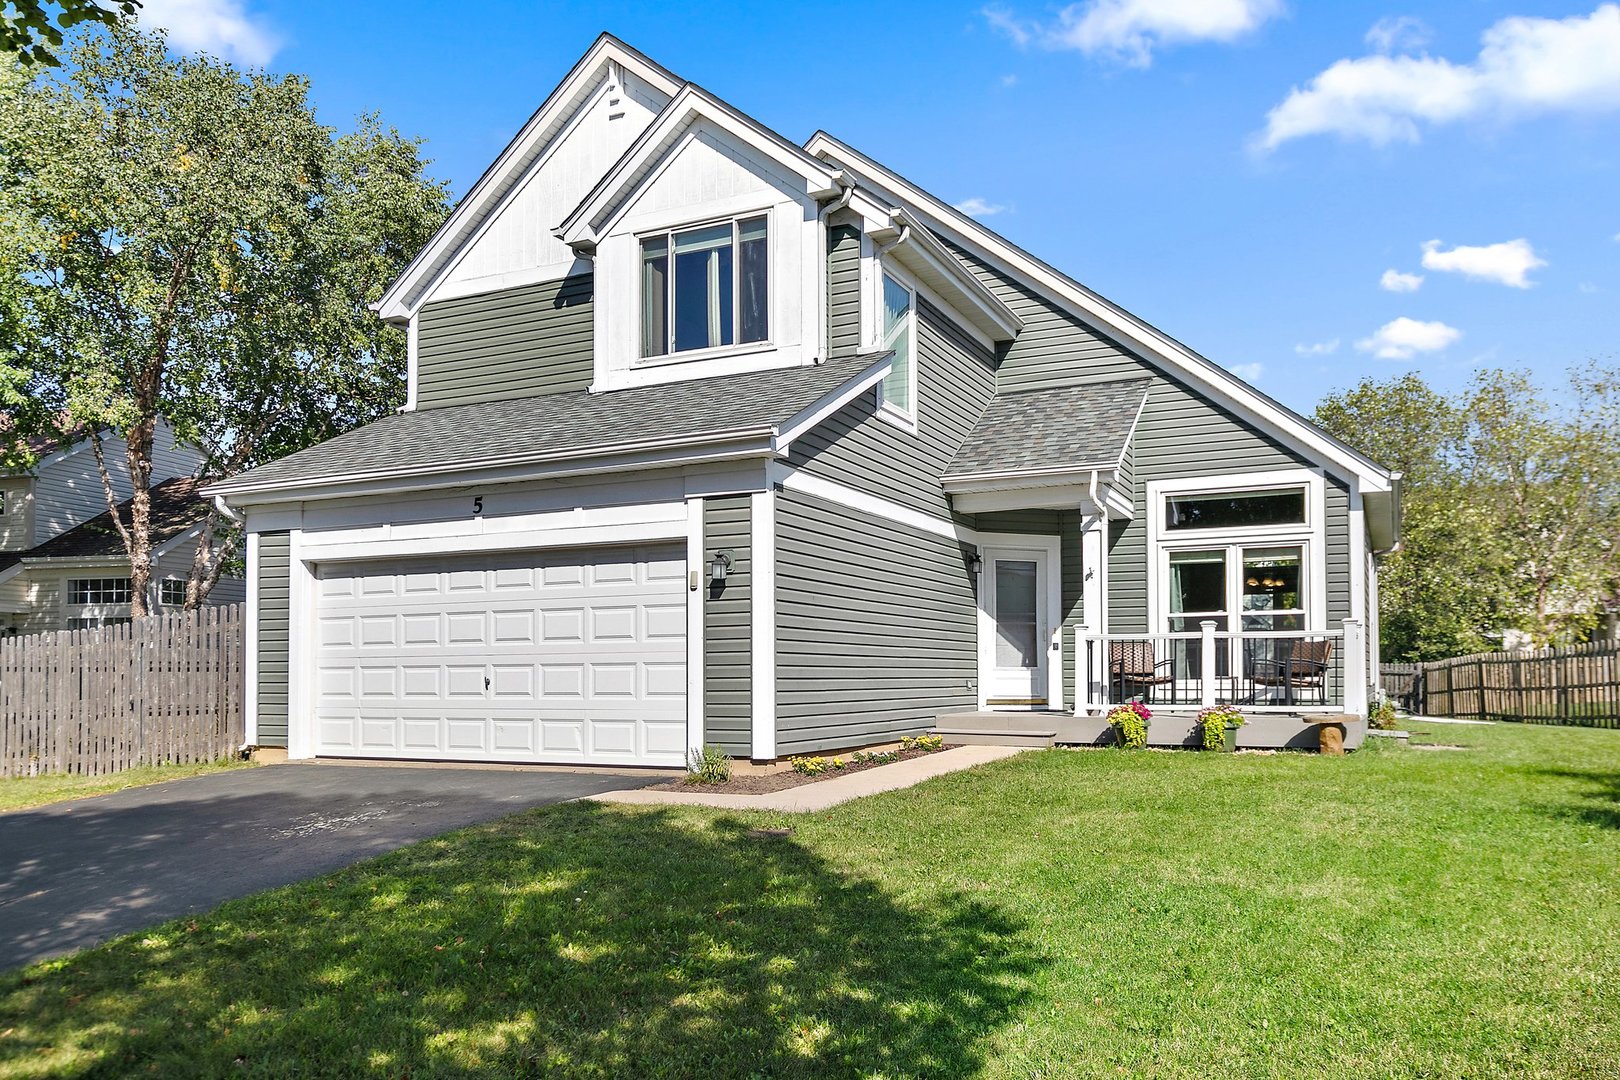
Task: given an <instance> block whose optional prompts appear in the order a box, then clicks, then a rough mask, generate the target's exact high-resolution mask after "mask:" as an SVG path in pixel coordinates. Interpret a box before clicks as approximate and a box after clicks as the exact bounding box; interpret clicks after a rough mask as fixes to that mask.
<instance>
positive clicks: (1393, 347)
mask: <svg viewBox="0 0 1620 1080" xmlns="http://www.w3.org/2000/svg"><path fill="white" fill-rule="evenodd" d="M1460 337H1462V331H1461V330H1458V329H1457V328H1456V327H1455V326H1447V325H1446V324H1445V323H1443V322H1419V321H1418V320H1417V319H1408V318H1407V317H1406V316H1404V315H1403V316H1401V317H1400V318H1399V319H1394V320H1392V321H1390V322H1387V323H1385V324H1384V325H1383V326H1380V327H1379V328H1378V329H1377V330H1375V331H1373V334H1372V336H1371V337H1365V338H1362V339H1361V340H1360V341H1358V342H1356V348H1358V349H1360V350H1361V351H1362V352H1370V353H1372V354H1373V355H1374V356H1376V357H1378V358H1379V359H1380V360H1410V359H1411V358H1412V357H1413V356H1414V355H1416V354H1417V353H1426V352H1439V351H1440V350H1442V349H1445V348H1448V347H1449V346H1451V345H1452V344H1453V343H1454V342H1455V341H1456V340H1457V339H1458V338H1460Z"/></svg>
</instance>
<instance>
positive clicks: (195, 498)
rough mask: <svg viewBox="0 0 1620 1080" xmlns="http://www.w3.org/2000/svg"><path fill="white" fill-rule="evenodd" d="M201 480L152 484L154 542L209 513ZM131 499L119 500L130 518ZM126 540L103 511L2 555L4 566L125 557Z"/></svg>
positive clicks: (185, 478)
mask: <svg viewBox="0 0 1620 1080" xmlns="http://www.w3.org/2000/svg"><path fill="white" fill-rule="evenodd" d="M197 487H198V481H196V480H194V479H192V478H191V477H189V476H183V477H176V478H174V479H172V480H165V481H164V482H163V483H161V484H158V485H156V486H155V487H153V488H152V491H151V498H152V544H153V546H154V547H156V546H160V545H162V544H165V543H167V542H168V541H170V540H173V539H174V538H175V537H177V536H179V535H180V534H181V533H184V532H185V531H186V530H187V529H190V528H191V527H192V526H194V525H196V524H197V523H198V522H200V521H202V519H203V518H204V517H205V516H206V515H207V514H208V502H207V501H206V500H204V499H203V498H201V497H200V496H199V495H198V494H197ZM129 502H130V501H129V500H128V499H126V500H124V502H122V503H120V504H119V507H118V509H119V512H120V514H122V516H123V517H124V520H126V521H128V520H129ZM124 557H125V552H124V540H123V537H121V536H119V535H118V529H117V527H116V526H114V525H113V520H112V512H111V511H108V510H104V511H102V512H101V513H100V514H97V515H96V516H95V517H93V518H91V519H90V520H89V521H85V522H82V523H81V524H78V525H75V526H74V527H73V528H71V529H69V530H68V531H67V532H65V533H61V534H60V535H57V536H53V537H51V539H49V540H47V541H45V542H44V543H43V544H40V545H39V546H38V547H35V548H31V549H30V550H28V551H11V552H7V553H6V554H5V555H3V556H0V570H6V569H9V568H11V567H12V566H15V565H16V564H17V563H19V562H22V561H23V560H24V559H96V558H110V559H121V558H124Z"/></svg>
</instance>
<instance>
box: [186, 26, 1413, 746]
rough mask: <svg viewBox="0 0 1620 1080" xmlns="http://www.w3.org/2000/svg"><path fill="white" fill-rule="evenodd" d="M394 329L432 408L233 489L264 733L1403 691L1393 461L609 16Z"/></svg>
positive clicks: (925, 718)
mask: <svg viewBox="0 0 1620 1080" xmlns="http://www.w3.org/2000/svg"><path fill="white" fill-rule="evenodd" d="M378 314H379V315H380V317H381V318H383V319H386V320H389V321H391V322H394V323H397V324H398V325H400V326H402V327H404V328H405V330H406V332H407V334H408V339H409V343H410V352H409V355H410V380H409V388H410V389H409V402H408V404H407V406H406V408H405V410H404V411H403V412H401V413H400V414H398V415H395V416H391V417H389V418H387V419H384V420H381V421H379V422H377V423H374V424H370V425H368V426H366V427H363V428H360V429H359V430H356V431H354V432H351V433H349V434H346V435H343V436H341V437H339V438H336V439H333V440H331V441H329V442H327V443H323V444H321V445H319V446H316V447H313V448H311V449H308V450H305V451H302V452H300V453H297V454H294V455H291V456H290V457H287V458H285V459H283V460H281V461H278V462H274V463H272V464H269V465H266V466H263V467H261V468H258V469H255V470H253V471H251V472H248V473H246V474H243V475H241V476H238V477H235V478H232V479H230V480H227V481H225V482H222V483H219V484H217V485H215V486H214V487H212V488H211V489H210V493H211V494H214V495H216V496H217V497H219V498H221V499H223V500H225V501H226V502H227V503H228V504H229V505H230V506H231V507H233V508H235V509H236V510H239V511H240V512H241V513H242V514H243V515H244V516H245V519H246V527H247V529H248V531H249V547H248V564H249V594H250V602H249V609H250V618H251V619H252V620H253V626H252V630H251V635H250V640H251V645H250V652H251V656H250V663H251V666H252V670H253V672H254V675H253V677H252V684H251V686H250V688H249V696H250V699H251V700H250V703H249V717H248V725H249V740H250V742H253V743H256V744H259V745H263V746H285V747H287V749H288V751H289V752H290V755H291V756H292V757H295V758H302V757H310V756H316V755H331V756H348V757H371V758H416V759H431V760H476V761H521V762H577V763H593V764H614V765H642V764H644V765H664V766H669V765H676V766H678V765H680V764H681V763H682V762H683V761H684V760H685V757H686V755H687V753H688V752H689V750H691V749H692V748H696V747H700V746H703V745H705V744H718V745H719V746H722V747H724V748H725V749H726V750H727V751H729V752H730V753H732V754H734V755H737V756H741V757H749V758H753V759H755V760H759V761H771V760H775V759H779V758H782V757H785V756H788V755H792V754H800V753H805V752H809V751H825V750H831V749H836V748H847V747H856V746H862V745H871V744H876V743H881V742H884V741H889V740H893V739H894V738H896V737H897V736H899V735H901V734H904V733H914V732H919V731H923V730H927V729H929V728H931V727H934V726H936V725H939V726H941V727H944V728H947V729H950V730H952V731H953V733H954V734H957V735H963V736H971V735H972V734H973V733H975V732H978V733H979V734H985V733H990V737H994V732H996V731H998V730H999V731H1002V732H1004V733H1008V734H1007V737H1013V738H1025V737H1028V738H1032V739H1034V740H1036V741H1050V740H1051V739H1053V738H1056V739H1058V740H1059V741H1090V740H1092V739H1094V738H1096V737H1097V735H1098V732H1099V731H1100V730H1101V723H1102V721H1101V719H1100V717H1101V715H1102V713H1103V712H1104V711H1105V710H1106V708H1107V707H1108V705H1109V704H1111V703H1114V702H1117V701H1122V700H1126V699H1129V698H1141V699H1144V700H1147V701H1149V702H1151V703H1153V705H1154V707H1155V708H1156V709H1158V710H1159V711H1160V716H1159V717H1158V718H1156V720H1155V723H1154V726H1153V729H1152V731H1153V735H1154V739H1155V741H1161V742H1171V743H1174V742H1179V741H1183V740H1185V739H1186V738H1188V737H1189V733H1190V731H1191V716H1192V715H1193V713H1195V712H1196V710H1197V708H1198V707H1199V706H1200V705H1202V704H1205V703H1208V702H1212V701H1217V700H1219V701H1235V702H1238V703H1240V704H1241V706H1242V707H1243V708H1244V709H1245V711H1250V712H1252V713H1253V714H1255V715H1257V716H1262V717H1264V718H1265V719H1266V723H1264V724H1259V725H1251V727H1250V728H1246V729H1245V737H1246V738H1248V739H1251V740H1260V741H1263V742H1264V741H1269V742H1271V743H1272V744H1275V745H1282V744H1286V743H1299V742H1301V741H1302V738H1303V735H1304V733H1305V731H1306V726H1305V724H1304V723H1303V721H1302V720H1301V719H1300V715H1299V714H1300V713H1301V712H1304V711H1310V710H1313V709H1314V710H1317V711H1321V710H1323V709H1328V710H1332V711H1340V710H1342V711H1347V712H1352V713H1354V712H1358V711H1360V710H1362V709H1363V708H1364V706H1365V700H1366V694H1367V684H1368V681H1369V677H1368V672H1369V671H1372V670H1375V668H1374V667H1373V666H1372V665H1373V664H1374V663H1375V661H1376V645H1375V642H1376V640H1377V632H1376V627H1375V626H1373V625H1371V624H1373V623H1375V621H1376V603H1375V597H1376V578H1377V563H1376V561H1375V558H1374V556H1375V554H1376V553H1377V552H1378V551H1380V550H1384V549H1389V548H1391V547H1393V546H1394V545H1395V544H1396V543H1397V540H1398V533H1399V503H1398V491H1399V485H1398V477H1396V476H1393V475H1391V473H1389V472H1388V471H1387V470H1385V469H1383V468H1381V467H1379V466H1378V465H1377V464H1375V463H1374V462H1372V461H1369V460H1367V459H1366V458H1365V457H1363V456H1362V455H1361V454H1359V453H1357V452H1355V451H1354V450H1352V449H1351V448H1349V447H1348V446H1345V445H1344V444H1343V443H1341V442H1339V441H1337V440H1335V439H1334V438H1332V437H1331V436H1329V435H1328V434H1326V433H1325V432H1323V431H1322V430H1320V429H1319V428H1317V427H1315V426H1314V425H1312V424H1311V423H1310V422H1309V421H1307V420H1306V419H1304V418H1303V417H1301V416H1299V415H1297V414H1296V413H1294V412H1291V411H1290V410H1288V409H1287V408H1285V407H1283V406H1282V405H1280V404H1278V403H1277V402H1276V401H1273V400H1271V399H1270V398H1269V397H1267V396H1266V395H1264V394H1263V393H1261V392H1260V391H1258V390H1256V389H1255V388H1254V387H1252V386H1249V385H1246V384H1245V383H1244V382H1243V381H1241V380H1240V379H1238V378H1236V377H1235V376H1233V375H1232V374H1231V373H1229V372H1227V371H1226V370H1224V369H1222V368H1220V367H1217V366H1216V365H1214V364H1212V363H1211V362H1209V361H1208V360H1206V359H1204V358H1203V357H1201V356H1199V355H1197V354H1196V353H1194V352H1192V351H1191V350H1190V349H1188V348H1187V347H1186V346H1184V345H1182V344H1180V343H1178V342H1176V341H1174V340H1172V339H1171V338H1169V337H1167V336H1166V335H1165V334H1163V333H1162V332H1160V331H1158V330H1156V329H1154V328H1153V327H1151V326H1149V325H1147V324H1146V323H1144V322H1142V321H1141V320H1140V319H1138V318H1136V317H1134V316H1132V315H1131V314H1130V313H1128V312H1126V311H1124V310H1122V309H1121V308H1119V307H1118V306H1116V305H1114V304H1111V303H1109V302H1108V301H1107V300H1105V299H1103V298H1102V297H1100V296H1098V295H1097V294H1095V293H1093V292H1091V291H1090V290H1088V289H1087V288H1085V287H1084V286H1082V285H1081V284H1079V283H1078V282H1077V281H1075V280H1074V279H1073V278H1071V277H1069V276H1068V275H1066V274H1064V273H1063V272H1061V271H1059V270H1057V269H1056V268H1054V267H1052V266H1050V265H1048V264H1047V263H1045V262H1043V261H1041V259H1040V258H1038V257H1037V256H1035V255H1033V254H1031V253H1029V252H1027V251H1024V250H1022V249H1020V248H1018V247H1016V246H1014V245H1013V244H1011V243H1010V242H1008V241H1007V240H1005V239H1004V238H1002V237H1000V236H998V235H997V234H996V233H994V232H992V231H991V230H990V229H988V228H986V227H985V226H984V225H983V224H981V223H979V222H977V221H974V220H973V219H971V218H969V217H966V216H964V215H963V214H961V213H958V212H957V211H955V210H953V209H952V208H951V207H950V206H948V205H947V204H945V203H944V202H942V201H941V200H939V199H938V198H936V197H934V196H933V195H930V194H929V193H928V192H926V191H924V190H923V189H922V188H920V187H918V186H917V185H916V184H914V183H912V182H911V181H910V180H908V179H906V178H905V177H902V176H899V175H898V174H896V173H894V172H893V171H891V170H889V169H887V168H885V167H884V166H882V165H880V164H879V163H878V162H876V161H875V160H873V159H871V158H869V157H867V156H866V155H865V154H863V153H861V152H860V151H857V150H855V149H854V148H852V147H849V146H846V145H845V144H843V143H841V142H839V141H838V140H837V139H835V138H833V137H831V136H829V135H826V134H817V135H815V136H814V137H813V138H811V139H810V140H809V142H807V143H805V144H803V145H801V144H798V143H794V142H791V141H788V140H786V139H784V138H783V137H781V136H780V135H778V134H776V133H775V132H773V131H770V130H768V129H767V128H765V127H764V126H763V125H761V124H759V123H758V122H756V121H754V120H752V119H750V118H749V117H748V116H746V115H744V114H743V113H741V112H739V111H738V110H737V109H735V108H734V107H732V106H731V105H729V104H727V103H726V102H723V101H720V100H718V99H717V98H715V97H714V96H713V95H711V94H709V93H707V92H706V91H704V90H703V89H701V88H700V87H697V86H694V85H693V84H691V83H689V82H684V81H682V80H681V79H680V78H678V77H676V76H675V75H672V74H671V73H670V72H668V71H666V70H664V69H663V68H662V67H660V66H658V65H657V64H655V63H653V62H652V61H650V60H649V59H647V58H646V57H645V56H642V55H641V54H640V53H638V52H636V51H635V50H633V49H631V48H628V47H627V46H625V45H624V44H622V43H621V42H619V41H617V40H615V39H614V38H612V37H609V36H603V37H602V38H600V39H599V40H598V41H597V42H596V43H595V44H594V45H593V46H592V47H591V49H590V51H589V52H587V53H586V54H585V56H584V57H583V58H582V59H581V60H580V61H579V63H578V64H577V65H575V67H574V68H573V70H571V71H570V72H569V73H568V75H567V76H566V78H564V79H563V81H562V83H561V85H560V86H558V87H557V89H556V90H555V91H554V92H553V93H552V94H551V96H550V97H549V98H547V99H546V101H545V102H544V104H542V105H541V107H540V109H539V111H538V112H536V113H535V114H534V116H533V117H532V118H531V119H530V120H529V122H528V123H527V124H526V125H525V126H524V127H523V129H522V131H520V132H519V133H518V134H517V136H516V138H515V139H513V141H512V142H511V144H510V145H509V146H508V147H507V148H506V150H505V151H504V152H502V154H501V155H500V157H499V158H498V159H497V160H496V161H495V162H494V164H492V165H491V166H490V167H489V169H488V171H487V172H486V173H485V174H484V175H483V177H482V178H481V179H480V180H479V181H478V183H477V184H476V185H475V186H474V187H473V189H472V190H471V191H470V192H469V193H468V195H467V196H466V198H465V199H463V200H462V202H461V203H460V205H459V206H458V208H457V209H456V211H455V213H454V214H453V215H452V217H451V218H450V220H449V221H448V223H447V224H446V225H445V226H444V227H443V228H442V229H441V230H440V231H439V233H438V234H437V235H436V236H435V237H434V238H433V240H432V241H431V242H430V243H429V244H428V246H427V247H426V248H425V249H424V250H423V251H422V252H421V253H420V255H418V256H417V258H416V259H415V261H414V262H412V263H411V264H410V266H409V267H408V268H407V269H406V271H405V272H404V274H403V275H402V276H401V277H400V279H399V280H398V282H396V283H395V284H394V285H393V286H392V288H391V289H390V290H389V291H388V293H387V294H386V295H385V296H384V297H383V298H382V300H381V302H380V304H379V305H378Z"/></svg>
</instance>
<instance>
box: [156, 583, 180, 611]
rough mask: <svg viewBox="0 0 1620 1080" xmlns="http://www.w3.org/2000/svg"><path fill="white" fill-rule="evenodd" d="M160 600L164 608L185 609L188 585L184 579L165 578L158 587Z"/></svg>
mask: <svg viewBox="0 0 1620 1080" xmlns="http://www.w3.org/2000/svg"><path fill="white" fill-rule="evenodd" d="M158 600H159V601H160V602H161V603H162V604H163V606H164V607H183V606H185V602H186V583H185V580H184V579H182V578H164V579H163V582H162V584H161V585H159V586H158Z"/></svg>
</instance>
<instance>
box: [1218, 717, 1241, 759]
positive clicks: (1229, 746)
mask: <svg viewBox="0 0 1620 1080" xmlns="http://www.w3.org/2000/svg"><path fill="white" fill-rule="evenodd" d="M1237 733H1238V729H1237V725H1236V724H1227V725H1226V728H1225V729H1224V730H1223V731H1222V732H1221V749H1222V750H1224V751H1225V752H1226V753H1228V754H1232V753H1236V752H1237Z"/></svg>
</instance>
